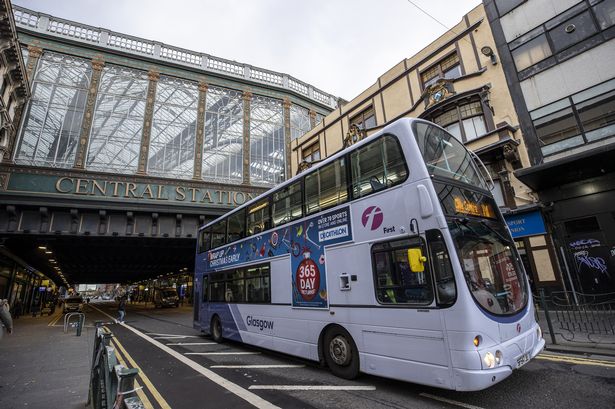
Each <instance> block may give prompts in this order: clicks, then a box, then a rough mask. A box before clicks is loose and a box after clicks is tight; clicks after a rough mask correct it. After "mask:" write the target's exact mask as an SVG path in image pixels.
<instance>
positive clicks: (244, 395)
mask: <svg viewBox="0 0 615 409" xmlns="http://www.w3.org/2000/svg"><path fill="white" fill-rule="evenodd" d="M92 307H93V308H95V309H96V310H98V311H99V312H101V313H102V314H104V315H106V316H107V317H110V318H113V317H111V316H110V315H109V314H107V313H106V312H104V311H102V310H100V309H98V308H96V307H94V306H92ZM119 325H122V326H123V327H124V328H126V329H128V330H129V331H132V332H133V333H135V334H136V335H137V336H139V337H141V338H143V339H144V340H146V341H147V342H149V343H150V344H152V345H154V346H156V347H158V348H160V349H161V350H163V351H164V352H166V353H167V354H169V355H171V356H172V357H173V358H175V359H177V360H178V361H180V362H182V363H184V364H186V365H188V366H189V367H190V368H192V369H194V370H195V371H197V372H198V373H200V374H201V375H203V376H204V377H206V378H207V379H209V380H210V381H212V382H214V383H216V384H218V385H220V386H222V387H223V388H224V389H226V390H228V391H229V392H231V393H233V394H235V395H237V396H238V397H240V398H241V399H243V400H245V401H246V402H249V403H251V404H252V405H254V406H256V407H257V408H262V409H281V408H280V407H279V406H276V405H274V404H273V403H271V402H269V401H266V400H265V399H263V398H261V397H260V396H258V395H256V394H255V393H252V392H250V391H249V390H247V389H244V388H242V387H241V386H239V385H237V384H236V383H233V382H231V381H229V380H228V379H226V378H223V377H222V376H220V375H218V374H217V373H215V372H214V371H212V370H210V369H207V368H205V367H204V366H202V365H199V364H198V363H196V362H194V361H193V360H192V359H190V358H187V357H185V356H183V355H182V354H180V353H179V352H177V351H175V350H173V349H172V348H169V347H168V346H166V345H164V344H163V343H161V342H159V341H156V340H155V339H152V338H151V337H148V336H147V335H145V334H144V333H142V332H141V331H139V330H137V329H135V328H133V327H131V326H130V325H127V324H126V323H121V324H119Z"/></svg>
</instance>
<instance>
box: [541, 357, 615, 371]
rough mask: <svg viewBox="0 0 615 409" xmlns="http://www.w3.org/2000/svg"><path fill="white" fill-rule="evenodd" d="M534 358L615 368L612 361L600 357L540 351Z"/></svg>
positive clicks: (614, 363)
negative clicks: (553, 353)
mask: <svg viewBox="0 0 615 409" xmlns="http://www.w3.org/2000/svg"><path fill="white" fill-rule="evenodd" d="M536 359H542V360H545V361H552V362H565V363H568V364H576V365H592V366H602V367H605V368H615V362H614V361H605V360H602V359H590V358H579V357H574V356H567V355H552V354H545V353H542V354H540V355H538V356H537V357H536Z"/></svg>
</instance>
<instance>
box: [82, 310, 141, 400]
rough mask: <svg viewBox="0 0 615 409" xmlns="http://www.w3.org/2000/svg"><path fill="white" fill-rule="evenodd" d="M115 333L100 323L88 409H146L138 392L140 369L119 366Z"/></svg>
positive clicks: (93, 356) (97, 326)
mask: <svg viewBox="0 0 615 409" xmlns="http://www.w3.org/2000/svg"><path fill="white" fill-rule="evenodd" d="M112 337H113V334H112V333H111V331H109V330H107V329H106V328H103V327H102V321H97V322H96V335H95V338H94V352H93V355H92V366H91V368H92V370H91V372H90V390H89V393H88V402H87V404H86V406H90V405H91V407H92V408H93V409H143V408H144V405H143V402H142V401H141V399H140V398H139V396H138V395H137V391H138V390H139V389H141V387H138V388H135V378H136V376H137V375H138V374H139V369H137V368H126V367H125V366H123V365H121V364H119V363H118V359H117V357H116V355H115V349H114V348H113V346H111V338H112Z"/></svg>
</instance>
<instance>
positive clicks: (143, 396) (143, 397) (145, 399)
mask: <svg viewBox="0 0 615 409" xmlns="http://www.w3.org/2000/svg"><path fill="white" fill-rule="evenodd" d="M111 342H112V343H113V345H114V346H115V347H116V349H119V348H117V341H116V340H114V339H113V338H111ZM115 356H117V360H118V361H120V363H121V364H122V365H124V366H125V367H126V368H128V365H126V362H124V360H123V359H122V354H120V353H118V354H116V355H115ZM139 372H141V370H140V369H139ZM140 387H141V385H140V384H139V381H137V380H136V379H135V388H136V389H137V395H139V399H141V402H143V406H144V407H145V409H154V405H152V402H150V400H149V398H148V397H147V395H146V394H145V393H144V392H143V390H142V389H139V388H140Z"/></svg>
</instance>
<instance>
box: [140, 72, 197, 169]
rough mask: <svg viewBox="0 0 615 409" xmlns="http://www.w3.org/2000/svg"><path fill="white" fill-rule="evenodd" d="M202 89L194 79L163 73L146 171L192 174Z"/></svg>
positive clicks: (157, 96) (159, 83)
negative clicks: (190, 80)
mask: <svg viewBox="0 0 615 409" xmlns="http://www.w3.org/2000/svg"><path fill="white" fill-rule="evenodd" d="M198 102H199V91H198V89H197V84H196V83H193V82H188V81H183V80H179V79H174V78H171V77H165V76H161V77H160V80H159V81H158V88H157V90H156V104H155V106H154V116H153V121H152V134H151V140H150V148H149V159H148V169H147V173H148V174H150V175H154V176H167V177H169V176H170V177H178V178H185V179H188V178H191V177H192V173H193V167H194V143H195V137H196V119H197V106H198Z"/></svg>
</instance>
